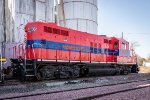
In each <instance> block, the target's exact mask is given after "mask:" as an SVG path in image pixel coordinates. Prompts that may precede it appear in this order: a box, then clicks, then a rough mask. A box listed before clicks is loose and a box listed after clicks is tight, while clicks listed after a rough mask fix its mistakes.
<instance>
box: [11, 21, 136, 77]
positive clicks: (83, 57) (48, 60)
mask: <svg viewBox="0 0 150 100" xmlns="http://www.w3.org/2000/svg"><path fill="white" fill-rule="evenodd" d="M25 32H26V43H25V46H24V44H19V45H16V46H14V47H13V57H12V59H11V66H12V68H13V75H14V77H19V78H20V79H21V80H25V79H27V78H28V77H34V78H36V79H37V80H44V79H55V78H71V77H81V76H87V75H90V74H92V75H96V74H101V73H104V74H128V73H131V72H132V73H136V72H138V66H137V58H136V55H135V54H134V53H133V52H132V51H131V50H130V49H129V42H127V41H126V40H124V39H120V38H116V37H107V36H105V35H94V34H91V33H87V32H81V31H77V30H73V29H69V28H65V27H61V26H58V25H57V24H55V23H46V22H31V23H28V24H27V25H26V26H25Z"/></svg>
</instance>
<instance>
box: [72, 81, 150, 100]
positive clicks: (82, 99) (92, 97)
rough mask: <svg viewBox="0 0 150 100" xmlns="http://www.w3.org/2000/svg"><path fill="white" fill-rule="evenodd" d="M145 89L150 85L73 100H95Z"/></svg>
mask: <svg viewBox="0 0 150 100" xmlns="http://www.w3.org/2000/svg"><path fill="white" fill-rule="evenodd" d="M147 87H150V84H147V85H145V86H139V87H135V88H130V89H123V90H119V91H114V92H109V93H104V94H98V95H93V96H87V97H82V98H78V99H74V100H92V99H95V98H100V97H104V96H109V95H113V94H117V93H123V92H128V91H133V90H139V89H142V88H147Z"/></svg>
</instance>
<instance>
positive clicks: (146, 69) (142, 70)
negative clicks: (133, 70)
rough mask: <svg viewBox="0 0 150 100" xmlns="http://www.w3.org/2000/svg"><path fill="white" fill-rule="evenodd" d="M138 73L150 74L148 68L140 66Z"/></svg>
mask: <svg viewBox="0 0 150 100" xmlns="http://www.w3.org/2000/svg"><path fill="white" fill-rule="evenodd" d="M139 72H140V73H150V67H145V66H140V71H139Z"/></svg>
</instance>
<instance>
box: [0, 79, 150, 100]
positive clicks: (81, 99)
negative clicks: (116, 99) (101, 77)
mask: <svg viewBox="0 0 150 100" xmlns="http://www.w3.org/2000/svg"><path fill="white" fill-rule="evenodd" d="M148 80H150V79H144V80H134V81H129V82H121V83H114V84H107V85H102V86H92V87H83V88H76V89H69V90H60V91H52V92H43V93H35V94H26V95H19V96H12V97H5V98H0V100H5V99H19V98H24V97H32V96H39V95H46V94H53V93H61V92H69V91H77V90H84V89H90V88H98V87H103V86H115V85H120V84H127V83H133V82H140V81H148ZM146 87H148V86H143V87H137V89H141V88H146ZM131 90H133V88H132V89H128V90H120V91H115V92H111V93H106V94H101V95H94V96H89V97H83V98H78V99H74V100H87V99H92V98H98V97H102V96H107V95H110V94H115V93H120V92H126V91H131Z"/></svg>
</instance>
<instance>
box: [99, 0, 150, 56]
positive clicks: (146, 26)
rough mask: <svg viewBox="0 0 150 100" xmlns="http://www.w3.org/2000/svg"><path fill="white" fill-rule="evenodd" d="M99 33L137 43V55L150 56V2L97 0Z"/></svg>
mask: <svg viewBox="0 0 150 100" xmlns="http://www.w3.org/2000/svg"><path fill="white" fill-rule="evenodd" d="M97 1H98V33H99V34H105V35H107V36H117V37H121V33H122V32H123V33H124V39H126V40H127V41H129V42H130V43H133V42H136V44H137V46H136V48H135V52H136V54H138V55H139V56H141V57H144V58H146V57H148V56H149V55H150V0H97Z"/></svg>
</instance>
